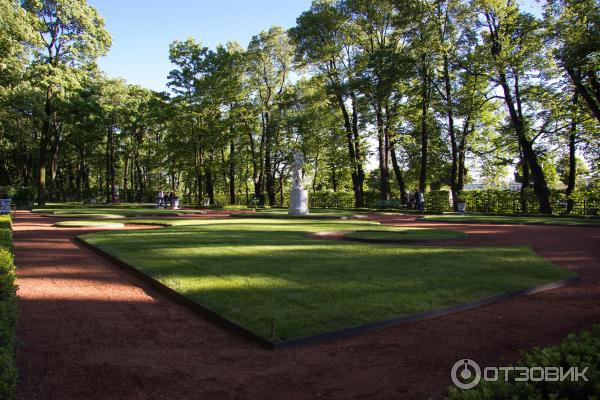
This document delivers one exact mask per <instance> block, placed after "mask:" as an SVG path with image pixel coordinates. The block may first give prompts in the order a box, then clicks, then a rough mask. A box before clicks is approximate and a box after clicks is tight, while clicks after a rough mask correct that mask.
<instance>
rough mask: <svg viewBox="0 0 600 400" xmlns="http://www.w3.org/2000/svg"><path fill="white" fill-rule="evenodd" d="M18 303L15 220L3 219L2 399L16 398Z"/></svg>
mask: <svg viewBox="0 0 600 400" xmlns="http://www.w3.org/2000/svg"><path fill="white" fill-rule="evenodd" d="M16 318H17V301H16V287H15V264H14V260H13V254H12V232H11V221H10V217H8V216H5V215H3V216H0V399H14V398H15V386H16V382H17V369H16V365H15V324H16Z"/></svg>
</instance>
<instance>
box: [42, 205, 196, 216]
mask: <svg viewBox="0 0 600 400" xmlns="http://www.w3.org/2000/svg"><path fill="white" fill-rule="evenodd" d="M32 211H33V212H34V213H44V214H52V215H53V216H55V217H74V218H79V217H81V216H84V215H86V214H89V215H93V216H94V217H95V218H98V217H99V216H105V218H111V217H110V216H111V215H113V216H114V215H116V216H117V217H118V216H122V217H139V216H142V217H143V216H161V215H180V214H190V213H191V214H198V213H201V212H202V211H197V210H162V209H157V208H126V207H122V208H121V207H114V208H108V207H98V208H86V207H83V208H37V209H34V210H32Z"/></svg>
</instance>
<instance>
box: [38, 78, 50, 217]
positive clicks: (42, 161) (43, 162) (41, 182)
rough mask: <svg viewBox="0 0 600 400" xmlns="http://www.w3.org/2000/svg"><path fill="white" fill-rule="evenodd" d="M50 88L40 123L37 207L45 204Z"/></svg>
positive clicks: (47, 91)
mask: <svg viewBox="0 0 600 400" xmlns="http://www.w3.org/2000/svg"><path fill="white" fill-rule="evenodd" d="M52 98H53V92H52V88H51V87H50V86H48V89H47V90H46V103H45V105H44V121H43V123H42V135H41V137H40V148H39V167H38V173H39V175H38V205H39V206H43V205H45V204H46V167H47V163H48V159H47V156H48V143H49V141H50V124H51V119H52V114H53V110H52Z"/></svg>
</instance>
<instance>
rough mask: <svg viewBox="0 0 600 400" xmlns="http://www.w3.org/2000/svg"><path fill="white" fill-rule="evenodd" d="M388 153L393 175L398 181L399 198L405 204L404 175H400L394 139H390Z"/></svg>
mask: <svg viewBox="0 0 600 400" xmlns="http://www.w3.org/2000/svg"><path fill="white" fill-rule="evenodd" d="M390 154H391V156H392V167H393V169H394V175H395V176H396V182H397V183H398V189H399V190H400V199H401V201H402V204H406V184H405V182H404V177H403V176H402V170H401V169H400V164H399V163H398V157H397V156H396V144H395V141H394V140H391V141H390Z"/></svg>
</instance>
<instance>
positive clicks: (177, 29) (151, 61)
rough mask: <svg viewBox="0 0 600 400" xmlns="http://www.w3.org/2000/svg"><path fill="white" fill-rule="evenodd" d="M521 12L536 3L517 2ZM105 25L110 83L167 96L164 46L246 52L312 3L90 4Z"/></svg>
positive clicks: (106, 0)
mask: <svg viewBox="0 0 600 400" xmlns="http://www.w3.org/2000/svg"><path fill="white" fill-rule="evenodd" d="M521 1H522V2H523V3H524V5H523V9H524V10H526V11H529V12H531V11H534V12H535V10H537V9H539V3H538V2H537V0H521ZM89 3H90V4H91V5H92V6H94V7H95V8H96V9H98V11H99V12H100V14H101V15H102V16H103V17H104V19H105V20H106V27H107V29H108V30H109V32H110V33H111V35H112V39H113V44H112V48H111V50H110V52H109V54H108V56H106V57H102V58H101V59H100V60H99V65H100V67H101V68H102V69H103V70H104V71H105V72H106V73H107V74H108V76H110V77H113V78H117V77H120V78H125V79H126V80H127V81H128V82H129V83H136V84H139V85H142V86H144V87H147V88H150V89H154V90H158V91H162V90H166V83H167V74H168V73H169V71H170V70H171V69H173V66H172V65H171V63H170V62H169V44H170V43H171V42H173V41H174V40H185V39H187V38H188V37H193V38H194V39H196V40H197V41H200V42H201V43H203V44H204V45H206V46H209V47H211V48H214V47H215V46H216V45H217V44H219V43H226V42H228V41H231V40H235V41H237V42H239V43H240V44H241V45H242V46H244V47H246V46H247V45H248V42H249V41H250V39H251V38H252V36H253V35H256V34H257V33H259V32H260V31H263V30H267V29H269V28H270V27H271V26H272V25H280V26H283V27H284V28H290V27H292V26H294V25H295V23H296V17H297V16H299V15H300V14H301V13H302V11H304V10H307V9H308V8H309V7H310V3H311V0H246V1H244V0H195V1H194V0H89Z"/></svg>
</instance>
